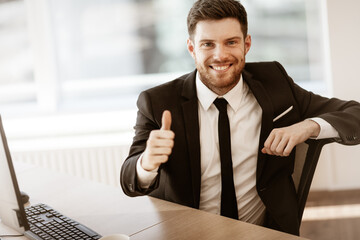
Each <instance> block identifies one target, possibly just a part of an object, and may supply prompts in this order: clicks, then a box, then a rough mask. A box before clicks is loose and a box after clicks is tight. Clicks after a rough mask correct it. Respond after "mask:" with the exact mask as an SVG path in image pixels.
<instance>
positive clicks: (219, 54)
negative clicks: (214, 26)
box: [213, 44, 229, 62]
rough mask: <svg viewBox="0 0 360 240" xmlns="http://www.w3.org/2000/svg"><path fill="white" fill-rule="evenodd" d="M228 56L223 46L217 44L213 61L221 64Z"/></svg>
mask: <svg viewBox="0 0 360 240" xmlns="http://www.w3.org/2000/svg"><path fill="white" fill-rule="evenodd" d="M228 56H229V51H228V49H227V48H226V47H225V46H223V45H220V44H219V45H217V46H216V47H215V49H214V56H213V57H214V60H217V61H220V62H221V61H224V60H226V59H228Z"/></svg>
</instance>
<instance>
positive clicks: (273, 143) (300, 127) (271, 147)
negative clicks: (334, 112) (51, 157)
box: [261, 120, 320, 156]
mask: <svg viewBox="0 0 360 240" xmlns="http://www.w3.org/2000/svg"><path fill="white" fill-rule="evenodd" d="M319 133H320V126H319V124H317V123H316V122H314V121H312V120H304V121H302V122H299V123H296V124H293V125H291V126H288V127H283V128H275V129H273V130H272V131H271V133H270V135H269V136H268V138H267V139H266V141H265V143H264V148H263V149H262V150H261V152H262V153H267V154H270V155H277V156H289V154H290V153H291V151H292V150H293V148H294V147H295V146H296V145H297V144H299V143H302V142H305V141H306V140H307V139H308V138H310V137H317V136H318V135H319Z"/></svg>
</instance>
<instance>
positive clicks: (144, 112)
mask: <svg viewBox="0 0 360 240" xmlns="http://www.w3.org/2000/svg"><path fill="white" fill-rule="evenodd" d="M137 106H138V112H137V119H136V125H135V127H134V128H135V136H134V139H133V143H132V145H131V147H130V151H129V156H128V157H127V158H126V159H125V161H124V163H123V165H122V167H121V172H120V185H121V187H122V189H123V191H124V193H125V194H126V195H128V196H131V197H134V196H139V195H145V194H148V193H150V192H151V191H153V190H154V189H156V188H157V186H158V179H159V175H160V174H158V176H157V177H156V179H155V181H154V182H153V183H152V184H151V186H150V187H149V188H147V189H142V188H140V187H139V184H138V182H137V176H136V164H137V161H138V159H139V157H140V156H141V154H142V153H143V152H144V151H145V148H146V141H147V140H148V138H149V134H150V132H151V131H152V130H154V129H160V123H159V120H156V119H155V117H154V114H153V110H152V105H151V99H150V97H149V95H148V94H147V92H142V93H141V94H140V95H139V98H138V101H137Z"/></svg>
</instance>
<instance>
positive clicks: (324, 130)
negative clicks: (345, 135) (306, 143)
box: [310, 117, 340, 139]
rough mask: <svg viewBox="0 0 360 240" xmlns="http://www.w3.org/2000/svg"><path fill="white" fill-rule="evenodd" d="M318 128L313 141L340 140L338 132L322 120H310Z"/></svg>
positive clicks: (316, 118)
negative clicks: (318, 131)
mask: <svg viewBox="0 0 360 240" xmlns="http://www.w3.org/2000/svg"><path fill="white" fill-rule="evenodd" d="M310 120H313V121H314V122H316V123H317V124H319V126H320V133H319V135H318V136H317V137H316V138H315V139H325V138H340V135H339V132H338V131H337V130H336V129H335V128H334V127H333V126H331V124H330V123H328V122H327V121H325V120H324V119H322V118H318V117H315V118H310Z"/></svg>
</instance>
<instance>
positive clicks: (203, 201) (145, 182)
mask: <svg viewBox="0 0 360 240" xmlns="http://www.w3.org/2000/svg"><path fill="white" fill-rule="evenodd" d="M196 91H197V97H198V101H199V104H198V114H199V129H200V133H199V134H200V156H201V159H200V161H201V189H200V205H199V208H200V209H201V210H205V211H207V212H211V213H215V214H220V201H221V168H220V153H219V143H218V114H219V112H218V110H217V108H216V107H215V105H214V104H213V102H214V100H215V99H216V98H217V97H219V96H218V95H216V94H215V93H214V92H212V91H211V90H210V89H208V88H207V87H206V86H205V85H204V84H203V83H202V82H201V80H200V78H199V75H198V74H197V76H196ZM222 97H223V98H225V99H226V100H227V102H228V108H227V110H228V116H229V124H230V131H231V155H232V161H233V173H234V185H235V192H236V198H237V204H238V216H239V219H240V220H242V221H246V222H250V223H253V224H258V225H261V224H262V223H263V220H264V216H265V206H264V204H263V203H262V201H261V199H260V197H259V195H258V193H257V191H256V168H257V159H258V149H259V137H260V129H261V118H262V110H261V107H260V105H259V104H258V102H257V100H256V99H255V97H254V95H253V94H252V92H251V90H250V89H249V87H248V86H247V84H246V83H245V82H244V81H243V78H242V76H241V77H240V81H239V83H238V84H237V85H236V86H235V87H234V88H233V89H231V90H230V91H229V92H228V93H226V94H225V95H224V96H222ZM312 120H314V121H316V122H317V123H318V124H319V125H320V134H319V136H318V137H317V139H320V138H329V137H338V136H339V135H338V132H337V131H336V130H335V129H334V128H333V127H332V126H331V125H330V124H329V123H327V122H326V121H325V120H323V119H321V118H314V119H312ZM173 121H176V119H174V120H173ZM175 141H176V140H175ZM141 159H142V156H141V157H140V158H139V161H138V163H137V168H136V170H137V176H138V182H139V185H140V187H142V188H147V187H149V186H150V184H151V183H152V181H153V180H154V179H155V177H156V176H157V174H158V172H157V170H158V169H155V170H153V171H146V170H144V169H143V168H142V167H141V164H140V162H141ZM170 161H171V159H170Z"/></svg>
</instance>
